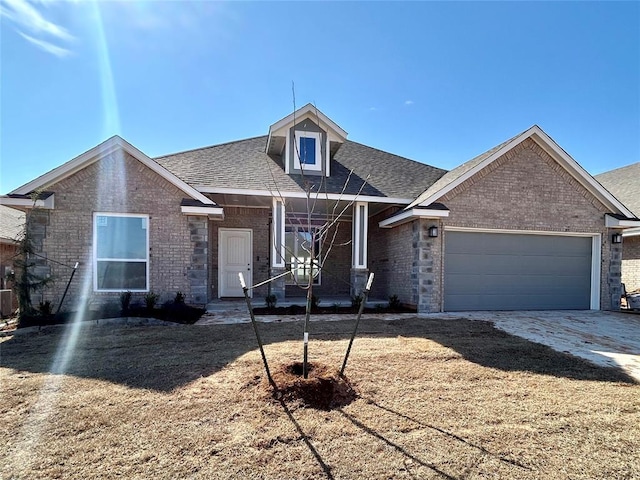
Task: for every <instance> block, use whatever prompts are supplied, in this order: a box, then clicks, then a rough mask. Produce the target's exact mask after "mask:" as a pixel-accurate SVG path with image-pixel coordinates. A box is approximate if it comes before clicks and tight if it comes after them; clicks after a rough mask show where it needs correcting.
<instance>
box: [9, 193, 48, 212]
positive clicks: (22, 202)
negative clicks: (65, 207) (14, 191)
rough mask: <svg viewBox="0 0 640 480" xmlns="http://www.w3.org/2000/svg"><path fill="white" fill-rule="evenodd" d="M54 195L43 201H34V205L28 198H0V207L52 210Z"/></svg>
mask: <svg viewBox="0 0 640 480" xmlns="http://www.w3.org/2000/svg"><path fill="white" fill-rule="evenodd" d="M54 197H55V195H54V194H51V195H49V196H48V197H47V198H45V199H44V200H36V201H35V203H34V201H33V200H32V199H30V198H12V197H7V196H0V205H6V206H7V207H19V208H33V207H38V208H44V209H45V210H53V208H54V206H55V201H54Z"/></svg>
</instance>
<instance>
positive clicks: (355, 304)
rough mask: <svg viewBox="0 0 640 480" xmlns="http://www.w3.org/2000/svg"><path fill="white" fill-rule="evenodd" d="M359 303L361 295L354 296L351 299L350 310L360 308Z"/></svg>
mask: <svg viewBox="0 0 640 480" xmlns="http://www.w3.org/2000/svg"><path fill="white" fill-rule="evenodd" d="M361 303H362V295H354V296H352V297H351V307H352V308H360V304H361Z"/></svg>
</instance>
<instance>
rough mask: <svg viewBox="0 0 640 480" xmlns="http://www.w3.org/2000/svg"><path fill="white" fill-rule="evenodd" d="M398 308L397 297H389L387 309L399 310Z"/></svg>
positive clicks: (398, 300) (398, 301)
mask: <svg viewBox="0 0 640 480" xmlns="http://www.w3.org/2000/svg"><path fill="white" fill-rule="evenodd" d="M400 306H401V305H400V299H399V298H398V295H391V296H390V297H389V309H391V310H399V309H400Z"/></svg>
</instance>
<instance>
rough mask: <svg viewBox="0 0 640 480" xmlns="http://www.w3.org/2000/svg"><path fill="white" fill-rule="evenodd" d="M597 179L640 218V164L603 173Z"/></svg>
mask: <svg viewBox="0 0 640 480" xmlns="http://www.w3.org/2000/svg"><path fill="white" fill-rule="evenodd" d="M595 179H596V180H598V181H599V182H600V183H601V184H602V186H603V187H604V188H606V189H607V190H609V191H610V192H611V193H612V194H613V196H614V197H616V198H617V199H618V200H620V201H621V202H622V203H624V204H625V206H626V207H627V208H628V209H629V210H631V211H632V212H633V213H634V214H635V215H636V217H640V162H638V163H633V164H631V165H627V166H626V167H622V168H616V169H615V170H610V171H608V172H604V173H601V174H600V175H596V176H595Z"/></svg>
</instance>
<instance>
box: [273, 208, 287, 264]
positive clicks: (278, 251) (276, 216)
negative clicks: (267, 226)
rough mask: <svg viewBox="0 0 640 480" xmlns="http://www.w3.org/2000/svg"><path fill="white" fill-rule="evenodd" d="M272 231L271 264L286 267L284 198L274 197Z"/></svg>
mask: <svg viewBox="0 0 640 480" xmlns="http://www.w3.org/2000/svg"><path fill="white" fill-rule="evenodd" d="M272 212H273V214H272V217H273V218H272V226H273V229H272V232H271V236H272V238H271V266H272V267H273V268H284V267H285V258H286V256H285V255H286V252H285V239H284V236H285V225H284V224H285V209H284V199H281V198H274V199H273V204H272ZM278 238H279V239H280V244H278Z"/></svg>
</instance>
